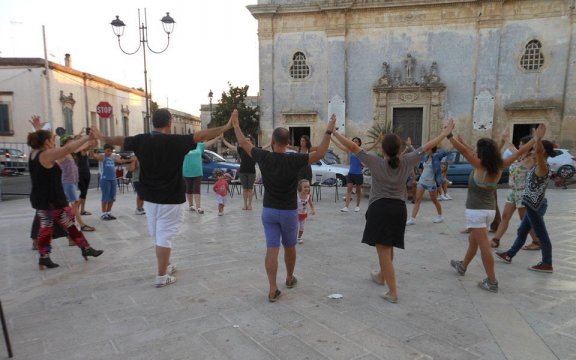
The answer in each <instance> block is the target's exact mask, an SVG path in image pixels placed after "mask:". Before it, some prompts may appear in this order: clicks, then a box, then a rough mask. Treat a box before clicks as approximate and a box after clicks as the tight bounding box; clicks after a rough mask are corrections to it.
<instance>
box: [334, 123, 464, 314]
mask: <svg viewBox="0 0 576 360" xmlns="http://www.w3.org/2000/svg"><path fill="white" fill-rule="evenodd" d="M453 128H454V122H453V121H452V120H450V121H449V122H448V123H447V124H446V126H445V127H444V129H443V130H442V132H441V133H440V135H438V136H437V137H436V138H434V139H432V140H430V141H429V142H427V143H426V144H425V145H423V146H422V147H420V148H418V149H417V150H416V151H414V152H411V153H409V154H407V155H405V156H402V157H400V153H401V149H400V147H401V140H400V137H399V136H398V135H396V134H388V135H386V136H385V137H384V140H383V141H382V151H383V154H384V158H381V157H379V156H376V155H371V154H367V153H366V152H364V150H362V148H361V147H359V146H358V145H357V144H356V143H354V142H353V141H351V140H349V139H347V138H346V137H344V136H343V135H340V134H339V133H337V132H334V136H335V137H336V139H337V140H338V141H339V142H340V144H342V145H344V146H345V147H347V148H348V150H350V151H351V152H352V153H353V154H354V155H356V156H357V157H358V158H359V159H360V160H361V161H362V162H363V163H364V164H365V165H366V166H367V167H368V168H369V169H370V172H371V173H372V187H371V189H370V199H369V201H368V202H369V205H368V210H367V211H366V226H365V228H364V235H363V236H362V242H363V243H365V244H368V245H370V246H375V247H376V252H377V254H378V260H379V262H380V271H378V272H374V273H372V274H371V276H372V280H373V281H374V282H376V283H377V284H379V285H385V284H387V285H388V289H389V291H388V293H385V294H382V298H383V299H384V300H386V301H389V302H391V303H396V302H398V294H397V291H396V275H395V272H394V265H393V264H392V259H393V255H394V250H393V249H394V247H397V248H400V249H403V248H404V231H405V230H406V217H407V213H406V180H407V179H408V176H409V175H410V173H411V172H412V169H413V168H414V166H415V165H416V164H417V163H418V162H419V161H420V156H421V155H422V153H423V152H425V151H428V150H429V149H432V148H433V147H434V146H436V145H438V143H440V141H442V140H443V139H444V138H445V137H446V136H447V135H448V134H450V132H451V131H452V129H453Z"/></svg>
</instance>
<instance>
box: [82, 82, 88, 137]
mask: <svg viewBox="0 0 576 360" xmlns="http://www.w3.org/2000/svg"><path fill="white" fill-rule="evenodd" d="M87 78H88V75H86V73H82V80H83V82H84V112H85V117H86V127H87V128H89V127H90V111H89V110H88V85H87V81H88V79H87Z"/></svg>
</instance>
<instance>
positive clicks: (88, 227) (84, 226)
mask: <svg viewBox="0 0 576 360" xmlns="http://www.w3.org/2000/svg"><path fill="white" fill-rule="evenodd" d="M80 230H82V231H94V230H96V228H94V227H92V226H90V225H82V227H81V228H80Z"/></svg>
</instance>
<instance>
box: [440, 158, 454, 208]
mask: <svg viewBox="0 0 576 360" xmlns="http://www.w3.org/2000/svg"><path fill="white" fill-rule="evenodd" d="M440 170H441V172H442V184H440V186H438V195H439V197H438V200H440V201H442V200H452V197H451V196H450V194H448V185H449V184H450V181H449V180H448V164H447V163H446V162H445V161H442V162H441V163H440Z"/></svg>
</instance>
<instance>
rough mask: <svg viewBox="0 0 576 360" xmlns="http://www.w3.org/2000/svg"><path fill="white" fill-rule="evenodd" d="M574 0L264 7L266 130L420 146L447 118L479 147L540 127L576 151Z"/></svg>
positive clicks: (258, 13)
mask: <svg viewBox="0 0 576 360" xmlns="http://www.w3.org/2000/svg"><path fill="white" fill-rule="evenodd" d="M574 5H575V4H574V1H573V0H317V1H309V0H308V1H304V0H258V4H256V5H250V6H248V9H249V11H250V12H251V13H252V15H253V16H254V17H255V18H256V19H257V21H258V25H259V26H258V36H259V45H260V56H259V58H260V122H261V129H262V132H263V135H264V137H266V134H268V136H269V134H271V130H272V129H273V128H275V127H277V126H284V127H287V128H289V129H290V131H291V134H292V137H293V138H294V139H298V138H299V136H300V135H302V134H309V135H310V136H311V138H312V140H313V143H318V142H319V141H320V139H321V137H322V134H323V129H324V127H325V124H326V120H327V119H328V118H329V116H330V114H331V113H335V114H336V115H337V117H338V126H339V127H340V128H341V131H344V132H345V133H346V135H347V136H360V137H366V134H367V130H368V129H370V128H371V127H372V126H374V125H375V124H379V125H380V126H384V127H388V128H390V127H394V128H396V129H397V131H399V132H400V133H401V134H402V136H404V137H406V136H411V137H412V139H413V142H414V143H415V144H421V143H423V142H425V141H427V140H428V139H430V138H432V137H434V136H435V135H436V134H437V133H438V132H439V130H440V129H441V127H442V121H443V119H445V118H449V117H451V118H453V119H454V120H455V121H456V124H457V130H455V132H457V133H459V134H462V135H463V136H464V138H465V139H467V140H468V141H469V142H470V143H472V142H473V141H475V140H476V139H478V138H480V137H492V138H495V139H496V138H499V137H500V134H501V133H502V132H503V131H504V130H505V129H509V130H510V132H511V134H513V138H514V141H515V142H517V141H518V140H519V138H520V137H522V136H524V135H527V134H529V133H530V131H531V130H530V129H531V127H533V126H534V124H538V123H545V124H546V125H547V126H548V129H549V131H548V134H547V138H549V139H551V140H554V141H556V142H557V143H558V144H559V145H560V146H561V147H566V148H576V101H575V100H576V68H575V64H576V49H575V43H576V33H575V29H576V27H575V19H576V10H575V9H574Z"/></svg>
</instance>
